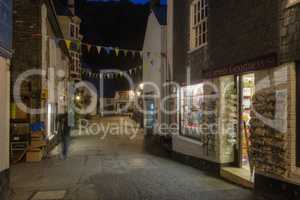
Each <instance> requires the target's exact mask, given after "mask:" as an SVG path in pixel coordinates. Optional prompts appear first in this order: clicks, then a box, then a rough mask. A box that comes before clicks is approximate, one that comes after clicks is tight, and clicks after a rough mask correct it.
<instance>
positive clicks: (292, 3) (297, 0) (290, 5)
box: [286, 0, 300, 8]
mask: <svg viewBox="0 0 300 200" xmlns="http://www.w3.org/2000/svg"><path fill="white" fill-rule="evenodd" d="M299 3H300V0H296V1H294V2H290V3H287V5H286V8H290V7H293V6H296V5H297V4H299Z"/></svg>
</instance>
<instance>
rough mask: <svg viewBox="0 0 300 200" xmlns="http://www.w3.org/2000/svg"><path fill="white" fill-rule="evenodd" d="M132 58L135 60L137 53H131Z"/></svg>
mask: <svg viewBox="0 0 300 200" xmlns="http://www.w3.org/2000/svg"><path fill="white" fill-rule="evenodd" d="M131 56H132V58H133V59H134V58H135V51H131Z"/></svg>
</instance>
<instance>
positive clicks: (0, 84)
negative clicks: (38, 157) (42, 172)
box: [0, 0, 13, 200]
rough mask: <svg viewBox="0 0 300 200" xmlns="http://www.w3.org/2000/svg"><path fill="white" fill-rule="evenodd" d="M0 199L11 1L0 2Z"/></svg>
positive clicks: (4, 184)
mask: <svg viewBox="0 0 300 200" xmlns="http://www.w3.org/2000/svg"><path fill="white" fill-rule="evenodd" d="M0 27H1V30H0V90H1V92H0V115H1V117H2V120H1V121H0V158H1V159H0V199H3V200H6V199H8V185H9V104H10V103H9V96H10V95H9V93H10V90H9V88H10V81H9V79H10V61H11V56H12V52H13V51H12V45H11V43H12V1H11V0H0Z"/></svg>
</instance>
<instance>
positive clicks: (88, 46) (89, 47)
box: [86, 44, 92, 52]
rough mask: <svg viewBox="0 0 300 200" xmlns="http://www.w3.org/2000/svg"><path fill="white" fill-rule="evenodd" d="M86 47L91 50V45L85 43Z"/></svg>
mask: <svg viewBox="0 0 300 200" xmlns="http://www.w3.org/2000/svg"><path fill="white" fill-rule="evenodd" d="M86 47H87V50H88V52H90V50H91V48H92V45H90V44H86Z"/></svg>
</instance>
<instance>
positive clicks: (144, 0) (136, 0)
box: [90, 0, 167, 4]
mask: <svg viewBox="0 0 300 200" xmlns="http://www.w3.org/2000/svg"><path fill="white" fill-rule="evenodd" d="M90 1H117V0H90ZM131 1H132V2H134V3H136V4H145V3H148V2H149V0H131ZM160 2H161V3H162V4H167V0H160Z"/></svg>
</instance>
